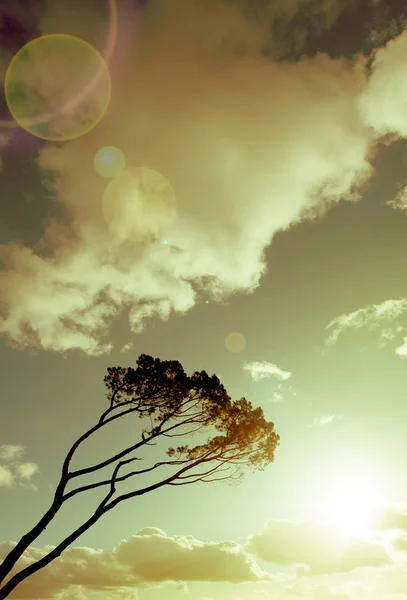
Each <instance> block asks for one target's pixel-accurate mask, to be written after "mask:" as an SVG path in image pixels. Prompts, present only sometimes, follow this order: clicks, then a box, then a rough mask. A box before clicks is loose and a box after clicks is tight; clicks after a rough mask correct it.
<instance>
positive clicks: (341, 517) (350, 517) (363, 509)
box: [320, 475, 387, 537]
mask: <svg viewBox="0 0 407 600" xmlns="http://www.w3.org/2000/svg"><path fill="white" fill-rule="evenodd" d="M320 501H321V504H320V520H321V521H322V522H323V523H324V524H325V525H327V526H328V527H330V528H331V529H334V530H335V531H336V532H337V533H338V534H340V535H341V536H345V537H358V536H364V535H366V534H368V533H369V531H370V530H371V527H372V522H373V520H374V517H375V515H376V513H377V512H378V510H379V509H380V507H381V506H383V504H385V503H386V502H387V497H386V495H385V492H384V490H383V487H382V486H380V485H379V484H378V483H377V482H376V480H374V479H369V478H367V477H365V476H363V475H360V476H351V477H343V478H341V479H336V480H335V481H334V482H332V484H331V485H330V486H329V488H326V489H325V491H324V492H322V494H321V497H320Z"/></svg>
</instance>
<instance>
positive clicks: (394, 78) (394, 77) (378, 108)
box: [358, 29, 407, 138]
mask: <svg viewBox="0 0 407 600" xmlns="http://www.w3.org/2000/svg"><path fill="white" fill-rule="evenodd" d="M406 51H407V30H406V29H405V30H404V31H403V32H402V33H401V34H400V35H399V36H397V37H396V38H395V39H393V40H390V41H389V42H388V43H387V44H386V45H385V46H384V47H380V48H379V49H377V50H376V51H375V52H374V54H373V56H374V61H373V63H372V67H371V76H370V77H369V82H368V84H367V86H366V89H365V90H364V92H363V93H362V94H361V96H360V98H359V100H358V104H359V106H360V109H361V112H362V113H363V116H364V119H365V121H366V124H367V125H369V126H370V127H371V128H372V130H373V131H374V132H375V135H377V136H384V135H386V134H396V135H397V136H399V137H402V138H403V137H407V115H406V112H405V110H404V109H403V107H404V106H405V104H406V102H407V84H406V80H405V58H404V57H405V54H406Z"/></svg>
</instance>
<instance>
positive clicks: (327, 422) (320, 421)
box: [308, 415, 342, 427]
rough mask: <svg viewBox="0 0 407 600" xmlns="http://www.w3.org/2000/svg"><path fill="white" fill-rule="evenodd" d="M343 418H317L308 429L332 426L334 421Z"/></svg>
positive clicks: (328, 416) (333, 416)
mask: <svg viewBox="0 0 407 600" xmlns="http://www.w3.org/2000/svg"><path fill="white" fill-rule="evenodd" d="M341 418H342V417H340V416H338V415H325V416H320V417H315V418H314V420H313V421H312V423H310V424H309V425H308V427H323V426H324V425H330V424H331V423H332V422H333V421H334V420H338V419H341Z"/></svg>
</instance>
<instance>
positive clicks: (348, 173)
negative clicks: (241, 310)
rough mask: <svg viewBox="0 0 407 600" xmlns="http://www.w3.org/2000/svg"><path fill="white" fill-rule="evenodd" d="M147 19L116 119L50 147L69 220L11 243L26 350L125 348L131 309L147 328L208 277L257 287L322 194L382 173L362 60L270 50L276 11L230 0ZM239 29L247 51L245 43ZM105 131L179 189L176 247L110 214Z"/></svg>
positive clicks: (154, 7) (131, 44)
mask: <svg viewBox="0 0 407 600" xmlns="http://www.w3.org/2000/svg"><path fill="white" fill-rule="evenodd" d="M85 4H86V3H83V2H82V3H80V4H78V6H79V8H78V11H77V12H75V18H76V19H77V22H78V23H81V22H82V14H81V10H87V9H86V8H83V7H84V5H85ZM331 4H332V5H333V4H334V3H331ZM53 6H54V8H53V11H54V15H53V19H54V20H57V19H58V18H59V17H58V15H57V13H58V10H59V9H58V8H57V6H59V4H57V3H53ZM61 10H62V9H61ZM296 10H297V9H296V8H295V10H294V12H295V11H296ZM72 14H74V13H72ZM60 18H61V20H62V18H63V14H62V13H61V15H60ZM70 18H73V17H72V15H71V17H70ZM83 22H90V21H89V20H88V21H83ZM135 23H136V18H135V17H134V15H131V14H129V15H128V19H127V20H126V23H125V24H123V30H122V31H121V35H120V39H119V41H118V44H119V45H118V48H117V56H118V57H121V60H122V62H121V63H120V62H119V63H118V64H117V65H116V66H115V69H114V70H113V69H112V78H113V86H114V90H115V93H114V95H113V99H112V103H111V106H110V108H109V111H108V113H107V114H106V116H105V118H104V119H103V120H102V121H101V122H100V124H99V125H98V127H96V128H95V129H94V130H93V131H91V132H90V133H88V134H87V135H86V136H83V137H82V138H78V139H76V140H73V141H70V142H67V143H64V144H62V145H60V146H54V145H52V144H45V145H44V146H43V147H42V149H41V152H40V156H39V166H40V168H41V169H44V170H51V171H52V172H53V173H54V174H55V176H56V178H55V181H54V192H55V200H56V201H57V202H58V203H59V204H60V205H61V207H62V208H63V209H64V213H65V214H66V222H65V223H61V222H59V221H57V220H55V219H53V220H50V221H49V223H48V224H47V225H46V230H45V232H44V236H43V239H42V241H41V243H40V244H39V245H38V246H37V247H36V248H35V249H30V248H25V247H23V246H21V245H20V244H17V243H15V244H7V245H2V246H0V260H1V262H3V263H4V268H3V269H2V271H1V273H0V305H1V306H2V307H3V312H2V317H1V318H0V332H1V333H2V334H3V335H5V336H7V337H8V339H9V340H10V342H11V343H13V344H15V345H17V346H18V347H24V346H34V347H42V348H44V349H51V350H55V351H61V352H64V351H66V350H69V349H72V348H77V349H81V350H82V351H83V352H86V353H88V354H94V355H97V354H101V353H103V352H108V351H109V350H110V349H111V345H110V344H109V343H108V342H107V343H106V341H105V338H104V335H105V334H107V332H108V326H109V324H110V323H111V321H112V320H113V319H114V318H115V317H116V316H118V315H119V314H121V313H122V312H123V311H124V310H126V309H128V310H129V326H130V329H131V330H132V331H133V332H138V331H140V330H141V329H142V327H143V326H144V323H145V320H146V319H147V318H150V317H159V318H162V319H167V318H168V317H169V316H170V315H171V314H173V313H185V312H186V311H188V310H190V309H191V308H192V307H193V306H194V304H195V303H196V302H197V301H199V296H198V295H197V292H196V290H197V289H199V287H200V286H201V289H202V290H205V297H208V296H209V297H212V299H214V300H216V299H218V298H225V297H227V296H229V295H231V294H233V293H236V292H251V291H253V290H254V289H255V288H256V287H257V286H258V285H259V282H260V279H261V277H262V275H263V274H264V273H265V270H266V265H265V255H264V250H265V248H267V246H268V245H269V244H270V242H271V240H272V238H273V236H274V235H275V233H276V232H278V231H281V230H284V229H287V228H288V227H290V226H291V225H293V224H295V223H297V222H299V221H300V220H301V219H303V218H305V215H308V216H309V215H310V214H311V212H312V208H313V207H315V206H316V205H319V206H321V204H322V205H323V206H328V205H329V203H331V202H337V201H339V200H342V199H355V198H357V194H356V192H355V189H357V187H355V186H357V184H359V183H361V182H364V181H365V180H366V179H367V178H368V177H369V175H370V173H371V170H372V169H371V165H370V163H369V162H368V158H369V152H370V142H371V133H370V131H368V130H367V129H366V127H365V124H364V122H363V119H362V118H361V114H360V110H359V107H358V106H357V104H356V99H357V98H358V96H359V95H360V93H361V91H362V90H363V88H364V85H365V80H366V75H365V73H364V69H363V64H362V63H363V61H360V60H358V61H356V62H355V63H353V64H352V63H351V62H349V61H343V60H331V59H330V58H329V57H327V56H325V55H318V56H316V57H313V58H307V57H304V58H303V59H302V60H301V61H300V62H298V63H281V64H278V63H276V62H273V60H271V59H266V58H264V57H262V56H261V55H260V48H261V45H262V42H263V41H264V40H262V36H265V35H266V28H264V23H260V22H259V21H257V20H251V19H247V18H246V17H245V16H244V14H243V13H241V12H239V11H238V10H237V8H236V7H234V6H233V5H232V4H229V3H219V4H216V3H214V4H213V5H212V7H211V10H208V9H207V8H205V7H203V4H201V3H194V2H193V3H191V2H188V3H186V2H183V1H181V0H180V1H179V2H177V3H175V4H174V6H171V11H168V10H167V8H166V3H164V2H161V0H160V1H158V2H157V1H152V2H149V3H148V4H147V5H146V8H145V11H144V17H143V23H144V25H143V27H144V33H143V35H142V36H140V35H134V28H135ZM126 27H128V29H126ZM208 32H209V33H210V35H209V33H208ZM237 42H239V44H240V42H241V43H242V44H243V46H244V47H245V48H246V50H247V51H246V56H244V57H242V56H236V55H235V54H234V52H235V51H234V48H236V46H237V45H238V44H237ZM134 73H137V77H134ZM191 82H194V83H193V84H192V85H191ZM107 139H108V140H109V144H111V145H114V146H116V147H117V148H119V149H120V150H121V151H122V152H123V153H124V154H125V156H126V160H127V164H128V165H134V166H140V165H142V164H146V166H150V167H151V168H153V169H154V170H156V171H158V172H160V173H162V174H163V175H164V176H165V177H166V178H167V179H168V180H169V182H170V183H171V185H172V186H173V188H174V190H175V193H176V198H177V215H176V218H175V220H174V221H173V222H172V224H171V225H170V226H169V227H168V230H166V231H165V232H163V235H164V233H165V238H166V239H167V240H168V244H164V243H160V239H158V240H157V241H156V242H151V243H148V242H142V241H140V242H135V241H134V240H132V239H126V240H122V239H118V238H116V237H115V236H114V234H113V233H112V231H110V230H109V228H108V226H107V225H106V223H105V221H104V219H103V214H102V197H103V193H104V190H105V186H106V180H104V179H103V178H102V177H99V176H98V174H97V173H96V172H95V171H94V169H93V156H94V154H95V152H96V151H97V150H98V149H99V148H100V147H102V146H104V145H106V140H107ZM135 140H137V143H135ZM126 198H127V196H126V195H125V194H122V197H121V198H120V199H118V204H120V202H122V201H123V202H124V201H125V200H126Z"/></svg>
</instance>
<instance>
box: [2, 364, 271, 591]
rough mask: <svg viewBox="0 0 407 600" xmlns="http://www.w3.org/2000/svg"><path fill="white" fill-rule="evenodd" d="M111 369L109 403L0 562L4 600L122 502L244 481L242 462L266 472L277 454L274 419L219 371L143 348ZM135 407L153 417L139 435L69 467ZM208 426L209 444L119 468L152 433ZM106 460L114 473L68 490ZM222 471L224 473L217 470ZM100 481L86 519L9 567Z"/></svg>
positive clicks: (142, 414)
mask: <svg viewBox="0 0 407 600" xmlns="http://www.w3.org/2000/svg"><path fill="white" fill-rule="evenodd" d="M107 371H108V374H107V375H106V376H105V378H104V382H105V385H106V387H107V389H108V394H107V397H108V400H109V407H108V408H107V410H105V412H104V413H103V414H102V416H101V417H100V419H99V421H98V422H97V423H96V425H94V426H93V427H92V428H91V429H89V430H88V431H86V432H85V433H84V434H83V435H81V436H80V437H79V438H78V439H77V440H76V442H75V443H74V444H73V445H72V447H71V449H70V450H69V452H68V454H67V456H66V458H65V460H64V463H63V466H62V474H61V478H60V481H59V483H58V486H57V488H56V491H55V495H54V499H53V501H52V504H51V506H50V507H49V509H48V510H47V512H46V513H45V514H44V516H43V517H42V518H41V519H40V520H39V522H38V523H37V524H36V525H35V526H34V527H33V528H32V529H31V530H30V531H29V532H28V533H26V534H25V535H23V536H22V538H21V539H20V541H19V542H18V543H17V544H16V546H14V548H13V549H12V550H11V551H10V552H9V554H8V555H7V556H6V558H5V559H4V560H3V562H2V564H1V565H0V586H2V587H0V600H2V599H3V598H7V596H8V595H9V594H10V592H11V591H12V590H14V588H15V587H16V586H17V585H18V584H19V583H20V582H21V581H23V580H24V579H26V578H27V577H29V576H30V575H32V574H33V573H35V572H36V571H38V570H39V569H42V568H43V567H45V566H46V565H48V564H49V563H50V562H52V561H53V560H54V559H55V558H57V557H58V556H60V555H61V554H62V552H63V551H64V550H65V549H66V548H67V547H68V546H70V545H71V544H72V542H73V541H75V540H76V539H77V538H78V537H79V536H80V535H82V533H84V532H85V531H87V530H88V529H89V528H90V527H92V525H94V523H96V522H97V521H98V520H99V519H100V517H102V515H104V514H105V513H106V512H108V511H109V510H111V509H113V508H114V507H115V506H117V505H118V504H120V502H123V501H124V500H128V499H130V498H134V497H136V496H141V495H143V494H146V493H148V492H152V491H153V490H156V489H158V488H160V487H163V486H164V485H173V486H178V485H186V484H190V483H195V482H207V481H219V480H229V481H238V482H239V481H241V479H242V477H243V475H244V468H245V467H249V468H252V469H253V470H256V469H258V470H261V471H263V470H264V469H265V467H266V466H267V465H268V464H269V463H271V462H273V460H274V451H275V449H276V447H277V446H278V444H279V440H280V437H279V435H278V434H277V433H276V432H275V430H274V423H271V422H268V421H266V420H265V418H264V415H263V410H262V409H261V408H253V407H252V404H251V403H250V402H249V401H247V400H246V398H241V399H240V400H237V401H232V400H231V398H230V397H229V396H228V394H227V393H226V390H225V388H224V386H223V385H222V384H221V383H220V381H219V379H218V377H217V376H216V375H212V377H209V376H208V375H207V373H206V372H205V371H201V372H200V373H199V372H197V371H196V372H195V373H194V374H193V375H192V376H191V377H188V376H187V375H186V373H185V371H184V369H183V367H182V365H181V364H180V363H179V362H178V361H175V360H171V361H165V360H160V359H158V358H152V357H151V356H148V355H146V354H141V355H140V357H139V358H138V360H137V368H136V369H132V368H123V367H115V368H108V370H107ZM132 413H138V416H139V417H140V418H141V419H142V418H145V417H148V419H149V421H150V426H149V427H147V428H144V429H143V431H142V436H141V440H140V441H137V442H136V443H134V444H133V445H131V446H130V447H129V448H126V449H124V450H123V451H121V452H119V453H117V454H115V455H114V456H111V457H110V458H108V459H106V460H103V461H102V462H100V463H99V464H96V465H93V466H90V467H87V468H83V469H79V470H76V471H71V470H70V468H69V467H70V463H71V460H72V457H73V455H74V453H75V452H76V450H77V449H78V447H79V446H80V444H81V443H82V442H83V441H84V440H86V439H87V438H88V437H89V436H90V435H92V434H93V433H95V432H96V431H99V430H100V429H102V428H103V427H106V425H108V423H111V422H112V421H115V420H116V419H118V418H119V417H124V416H125V415H130V414H132ZM210 427H212V428H214V432H213V435H212V437H208V438H207V440H206V442H205V443H203V444H199V445H196V446H194V447H189V446H188V445H187V444H185V445H182V446H178V447H176V448H173V447H170V448H168V449H167V451H166V454H167V456H168V458H169V459H171V460H163V461H160V462H156V463H155V464H154V465H152V466H149V467H147V468H144V469H141V470H138V471H130V472H129V473H126V474H119V472H120V471H121V470H122V472H123V467H125V466H126V465H130V463H132V462H134V461H137V460H142V459H141V458H139V457H136V456H131V455H132V453H133V452H134V451H136V450H138V449H139V448H142V447H143V446H145V445H149V444H151V443H152V440H155V439H157V438H158V437H159V436H162V437H163V438H164V437H166V438H172V437H180V436H184V437H185V436H189V435H191V434H194V433H197V432H200V431H203V430H204V429H205V428H210ZM125 457H126V458H125ZM109 465H112V474H111V476H110V478H108V479H105V480H102V481H98V482H96V483H92V484H88V485H78V487H76V488H74V489H72V490H70V491H66V487H67V485H68V483H71V482H73V481H74V480H76V478H77V477H80V476H82V475H87V474H88V473H93V472H95V471H98V470H99V469H103V468H105V467H107V466H109ZM113 465H115V466H114V468H113ZM163 467H165V468H166V469H168V468H169V469H172V471H171V472H170V473H169V474H168V472H167V473H166V475H162V476H161V478H159V479H158V481H157V482H156V483H153V484H150V485H147V486H146V487H140V488H138V489H136V490H134V491H132V492H129V493H124V494H121V495H117V494H116V492H117V489H116V486H117V484H118V483H119V482H120V481H124V480H126V479H129V478H131V477H135V476H137V475H142V474H143V473H150V472H153V471H155V470H157V471H158V470H160V471H162V469H163ZM174 467H175V468H174ZM197 469H198V470H199V472H197ZM220 473H223V475H221V476H217V475H219V474H220ZM99 487H100V488H103V487H104V488H105V491H107V494H106V495H105V497H104V498H103V500H102V502H101V503H100V504H99V505H98V506H97V508H96V510H95V511H94V513H93V514H92V515H91V516H90V517H89V519H87V521H85V522H84V523H83V524H82V525H81V526H80V527H78V528H77V529H76V530H75V531H73V532H72V533H71V534H70V535H68V536H67V537H66V538H65V539H64V540H63V541H62V542H61V543H60V544H58V545H57V546H56V547H55V548H54V549H53V550H52V551H51V552H49V554H47V555H46V556H44V557H42V558H41V559H39V560H37V561H36V562H34V563H32V564H30V565H29V566H28V567H26V568H24V569H22V570H21V571H19V572H17V573H15V574H11V572H12V570H13V569H14V567H15V565H16V563H17V561H18V560H19V558H20V557H21V556H22V555H23V553H24V551H25V550H26V549H27V548H28V547H29V545H30V544H31V543H32V542H33V541H34V540H36V539H37V538H38V536H39V535H40V534H41V533H42V532H43V531H44V529H45V528H46V527H47V525H48V524H49V523H50V522H51V520H52V519H53V518H54V516H55V515H56V513H57V512H58V511H59V509H60V508H61V506H62V504H63V503H64V502H66V501H67V500H69V499H70V498H72V497H73V496H75V495H76V494H79V493H80V492H86V491H87V490H91V489H95V488H99ZM3 582H4V583H3Z"/></svg>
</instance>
